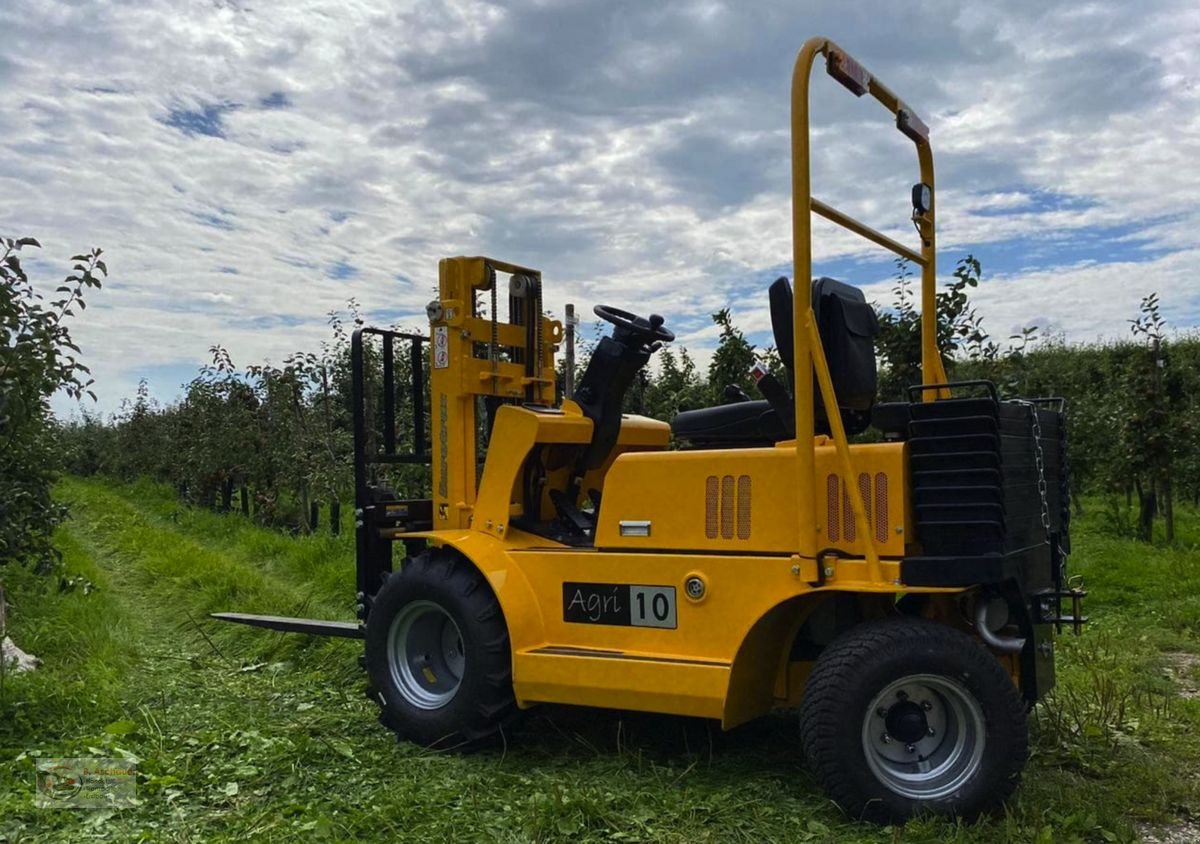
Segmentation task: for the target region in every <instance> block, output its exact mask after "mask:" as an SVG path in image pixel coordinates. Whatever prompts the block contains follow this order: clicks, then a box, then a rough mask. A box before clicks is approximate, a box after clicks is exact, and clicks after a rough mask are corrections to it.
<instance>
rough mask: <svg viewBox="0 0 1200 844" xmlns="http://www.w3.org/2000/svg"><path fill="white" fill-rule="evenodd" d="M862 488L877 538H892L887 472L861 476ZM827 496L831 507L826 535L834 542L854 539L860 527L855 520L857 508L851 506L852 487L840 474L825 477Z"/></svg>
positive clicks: (885, 540) (859, 488)
mask: <svg viewBox="0 0 1200 844" xmlns="http://www.w3.org/2000/svg"><path fill="white" fill-rule="evenodd" d="M858 491H859V494H860V495H862V500H863V506H864V507H865V508H866V511H867V524H868V525H869V527H870V529H871V532H872V533H873V534H874V536H875V541H876V542H887V538H888V479H887V475H885V474H884V473H883V472H877V473H876V474H875V477H874V478H872V477H871V475H870V474H869V473H867V472H862V473H860V474H859V476H858ZM825 500H826V502H827V508H828V509H827V511H826V518H825V535H826V536H828V537H829V541H830V542H840V541H843V540H844V541H846V542H854V541H855V540H856V539H857V538H858V528H857V526H856V525H855V523H854V508H853V507H851V506H850V491H849V489H848V488H846V487H845V486H844V485H843V484H842V481H841V478H840V477H839V476H838V475H828V476H827V477H826V478H825Z"/></svg>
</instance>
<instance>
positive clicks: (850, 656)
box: [800, 617, 1028, 822]
mask: <svg viewBox="0 0 1200 844" xmlns="http://www.w3.org/2000/svg"><path fill="white" fill-rule="evenodd" d="M800 717H801V735H802V739H803V744H804V750H805V754H806V755H807V757H808V760H809V764H810V765H811V766H812V768H813V771H814V773H815V774H816V776H817V779H818V780H819V781H820V783H821V785H822V786H823V787H824V788H825V790H826V791H827V792H828V793H829V795H830V796H831V797H832V798H833V800H834V801H835V802H836V803H838V805H840V806H841V807H842V809H843V810H845V811H846V812H847V814H849V815H851V816H852V817H856V818H865V819H868V820H874V821H879V822H887V821H892V820H903V819H905V818H908V817H911V816H913V815H914V814H917V813H919V812H930V813H934V814H943V815H961V816H966V817H974V816H977V815H979V814H981V813H983V812H987V811H989V810H991V809H994V808H996V807H998V806H999V805H1000V804H1001V803H1002V802H1003V801H1004V799H1005V798H1007V797H1008V796H1009V795H1010V794H1011V793H1012V791H1013V789H1014V788H1015V787H1016V785H1017V782H1018V780H1019V778H1020V774H1021V770H1022V769H1023V768H1024V766H1025V758H1026V754H1027V750H1028V728H1027V724H1026V719H1025V705H1024V702H1023V701H1022V699H1021V696H1020V693H1019V692H1018V691H1017V688H1016V686H1015V685H1014V684H1013V682H1012V679H1011V678H1010V677H1009V676H1008V673H1007V672H1005V670H1004V669H1003V668H1002V667H1001V666H1000V664H999V662H997V661H996V659H995V657H993V656H992V655H991V654H990V653H989V652H988V651H987V650H986V649H985V648H984V647H983V646H982V645H981V644H980V643H979V642H977V641H976V640H975V639H972V638H971V637H970V636H968V635H966V634H965V633H962V632H961V631H958V630H955V629H953V628H951V627H948V626H946V625H944V624H938V623H936V622H932V621H927V620H924V619H917V618H906V617H900V618H891V619H887V620H884V621H877V622H869V623H866V624H862V625H859V626H857V627H854V628H852V629H851V630H849V631H847V632H846V633H845V634H843V635H842V636H841V637H840V638H839V639H837V640H836V641H834V642H833V643H832V644H831V645H830V646H829V647H828V648H826V649H825V651H824V652H823V653H822V654H821V656H820V658H819V659H818V660H817V663H816V665H815V666H814V667H813V671H812V674H811V675H810V677H809V681H808V688H807V690H806V692H805V697H804V704H803V707H802V708H801V715H800Z"/></svg>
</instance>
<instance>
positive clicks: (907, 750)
mask: <svg viewBox="0 0 1200 844" xmlns="http://www.w3.org/2000/svg"><path fill="white" fill-rule="evenodd" d="M904 752H905V753H916V752H917V746H916V745H915V744H906V745H904Z"/></svg>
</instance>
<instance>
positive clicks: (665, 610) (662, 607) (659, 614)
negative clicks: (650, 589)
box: [637, 592, 671, 621]
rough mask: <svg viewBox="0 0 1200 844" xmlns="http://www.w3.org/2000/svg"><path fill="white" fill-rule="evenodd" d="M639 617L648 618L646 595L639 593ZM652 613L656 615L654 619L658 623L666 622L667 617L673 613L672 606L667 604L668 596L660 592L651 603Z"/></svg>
mask: <svg viewBox="0 0 1200 844" xmlns="http://www.w3.org/2000/svg"><path fill="white" fill-rule="evenodd" d="M637 599H638V615H639V616H640V617H641V618H645V617H646V593H645V592H638V596H637ZM650 611H651V612H652V613H654V618H655V619H657V620H658V621H666V620H667V616H668V615H669V614H670V612H671V605H670V604H669V603H667V596H666V595H664V594H662V593H661V592H659V593H658V594H657V595H655V596H654V598H653V599H652V600H651V601H650Z"/></svg>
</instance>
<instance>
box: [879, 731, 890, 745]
mask: <svg viewBox="0 0 1200 844" xmlns="http://www.w3.org/2000/svg"><path fill="white" fill-rule="evenodd" d="M879 740H880V741H881V742H883V743H884V744H891V742H892V737H891V736H889V735H888V734H887V733H884V734H883V735H881V736H880V737H879Z"/></svg>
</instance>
